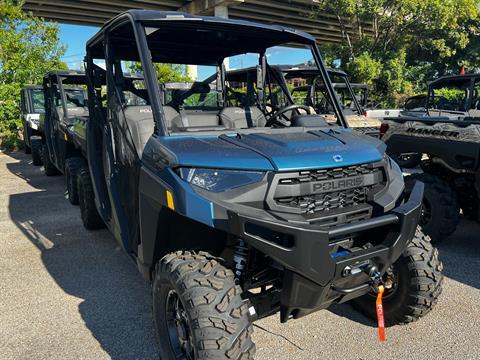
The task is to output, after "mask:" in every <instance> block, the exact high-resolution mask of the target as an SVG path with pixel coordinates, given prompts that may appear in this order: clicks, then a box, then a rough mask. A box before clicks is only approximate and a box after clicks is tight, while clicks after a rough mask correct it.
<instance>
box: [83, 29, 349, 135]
mask: <svg viewBox="0 0 480 360" xmlns="http://www.w3.org/2000/svg"><path fill="white" fill-rule="evenodd" d="M158 23H159V22H157V21H156V20H155V21H153V20H152V21H151V22H150V23H149V22H147V21H145V22H144V23H143V25H144V28H143V30H144V32H141V36H145V40H146V45H147V47H148V49H142V47H141V46H140V45H139V46H137V47H135V46H131V44H134V43H136V42H137V39H136V38H134V37H133V35H132V34H133V33H134V31H132V25H131V24H125V25H124V26H120V27H117V28H115V29H114V30H112V31H111V38H110V39H111V42H110V44H109V49H110V52H111V58H112V61H105V60H104V59H103V56H104V55H102V54H103V53H102V49H101V47H100V46H99V45H98V46H97V44H95V45H94V46H92V50H91V52H92V54H94V56H93V61H94V62H95V63H96V64H98V68H95V74H97V75H98V76H99V78H98V81H99V82H100V81H102V76H103V75H101V74H102V72H103V71H105V72H106V73H107V76H106V98H105V99H103V95H102V96H101V94H100V93H98V94H95V96H96V97H95V103H96V104H98V106H99V107H104V106H106V107H109V108H110V109H111V110H112V111H121V112H122V113H123V114H122V115H121V116H122V117H124V118H125V119H126V121H127V122H129V123H132V124H133V123H134V122H135V121H136V119H138V118H140V117H141V118H142V119H145V123H147V122H148V121H151V123H152V124H153V123H154V122H156V123H157V124H156V125H157V127H156V129H157V131H158V133H159V134H162V135H163V134H165V135H175V134H182V133H185V132H189V133H197V132H223V133H226V132H232V131H236V132H238V131H239V130H243V129H248V130H249V131H250V130H251V129H252V128H255V129H265V128H272V127H275V128H280V129H281V128H287V127H294V126H302V127H305V126H312V127H319V126H322V127H323V126H329V125H328V123H327V122H326V117H327V116H329V117H330V120H331V123H332V124H335V125H337V122H341V121H342V120H343V118H341V116H342V115H339V114H337V111H339V107H338V105H337V104H336V98H335V96H334V95H333V91H332V89H331V88H329V87H328V86H326V84H325V83H324V82H323V80H321V77H320V78H319V79H318V81H319V82H321V83H322V85H321V87H322V89H323V90H322V97H323V101H322V107H321V108H318V111H317V109H315V108H314V107H313V106H312V105H311V104H312V102H311V101H303V102H301V103H300V102H299V103H295V102H293V101H292V100H291V94H290V89H291V87H292V86H293V85H292V84H295V83H298V84H299V82H298V81H296V80H295V79H289V81H288V83H287V81H286V80H285V78H284V77H283V75H282V73H281V72H280V73H279V72H278V71H276V70H275V69H278V68H285V67H289V66H290V65H289V64H300V65H298V66H308V67H310V68H312V69H315V72H316V75H317V76H321V75H320V74H321V72H320V68H319V67H318V66H317V63H316V60H315V59H316V57H317V54H316V48H315V47H314V46H315V45H314V42H313V40H310V39H307V38H304V37H302V36H299V35H297V34H294V33H289V32H281V31H278V30H277V29H268V28H263V27H262V28H257V27H254V26H251V27H250V26H244V25H242V26H239V25H234V24H229V23H226V24H224V23H216V22H214V23H209V22H205V23H203V22H201V23H200V22H195V23H193V22H186V21H179V22H178V23H177V20H172V21H164V22H161V23H162V25H161V27H155V26H154V25H157V24H158ZM147 24H148V25H150V26H147ZM172 34H175V36H174V41H173V40H172ZM293 40H296V41H297V42H295V41H293ZM298 41H300V42H301V41H303V43H299V42H298ZM99 44H100V43H99ZM137 45H138V44H137ZM147 50H148V51H147ZM139 51H142V52H143V53H140V52H139ZM145 54H148V56H147V57H145V56H144V55H145ZM95 56H98V57H95ZM102 59H103V64H104V65H102ZM320 66H323V65H322V64H320ZM100 67H104V68H105V70H102V69H101V68H100ZM124 73H135V74H138V76H141V77H143V78H144V79H145V80H144V83H143V84H141V85H140V86H133V84H132V83H131V81H128V79H127V78H126V77H125V76H122V74H124ZM299 81H300V82H301V81H302V80H301V79H300V80H299ZM307 84H308V83H305V85H307ZM128 92H131V93H133V94H134V95H136V96H137V97H140V98H141V99H142V102H140V103H135V102H131V101H130V102H129V101H128V97H127V96H125V95H126V94H127V93H128ZM318 96H320V95H319V94H318ZM105 100H106V101H105ZM306 115H312V116H310V117H309V118H308V119H307V118H306ZM119 116H120V114H119ZM152 129H153V127H152ZM260 131H263V130H260Z"/></svg>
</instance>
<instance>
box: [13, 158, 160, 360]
mask: <svg viewBox="0 0 480 360" xmlns="http://www.w3.org/2000/svg"><path fill="white" fill-rule="evenodd" d="M8 155H9V156H10V157H12V158H15V159H16V160H19V162H17V163H10V164H8V165H7V167H8V169H9V171H10V172H12V173H13V174H15V175H17V176H19V177H20V178H22V179H24V180H26V181H27V182H28V183H29V184H30V185H31V186H33V187H34V188H35V189H37V191H32V192H28V193H18V194H12V195H10V199H9V213H10V217H11V219H12V220H13V221H14V222H15V224H16V226H17V227H18V228H19V229H20V230H21V231H22V232H23V233H24V234H25V236H26V237H27V238H28V239H29V240H30V241H31V242H32V243H33V244H35V246H36V247H37V248H38V249H39V250H40V251H41V258H42V261H43V264H44V265H45V268H46V269H47V271H48V272H49V274H50V275H51V276H52V278H53V279H54V280H55V281H56V283H57V284H58V285H59V286H60V287H61V288H62V289H63V290H64V291H65V292H66V293H68V294H69V295H72V296H75V297H77V298H81V299H83V301H82V302H81V304H80V305H79V309H78V310H79V312H80V314H81V316H82V319H83V320H84V322H85V325H86V327H87V328H88V329H89V330H90V331H91V333H92V335H93V336H94V337H95V338H96V339H97V341H98V342H99V343H100V345H101V346H102V348H103V349H104V350H105V351H106V352H107V353H108V354H109V356H110V357H111V358H112V359H114V360H115V359H157V358H158V355H157V349H156V345H155V338H154V329H153V325H152V318H151V302H150V292H149V288H148V286H147V284H146V283H145V281H144V280H143V279H142V278H141V276H140V275H139V273H138V271H137V269H136V266H135V265H134V263H133V261H131V260H130V259H129V258H128V257H127V256H126V255H124V253H123V252H122V251H121V250H120V248H119V247H118V246H117V244H116V242H115V241H114V239H113V237H112V236H111V235H110V234H109V233H108V231H106V230H102V231H96V232H88V231H86V230H85V229H84V228H83V226H82V223H81V220H80V212H79V210H78V208H77V207H73V206H72V205H70V203H69V202H68V201H67V200H66V199H65V197H64V188H65V183H64V179H63V177H61V176H58V177H46V176H45V175H44V174H43V171H41V170H40V168H39V167H34V166H32V165H31V162H30V159H29V157H27V156H26V155H24V154H21V153H11V154H8Z"/></svg>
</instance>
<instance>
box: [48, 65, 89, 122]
mask: <svg viewBox="0 0 480 360" xmlns="http://www.w3.org/2000/svg"><path fill="white" fill-rule="evenodd" d="M65 79H66V80H65ZM64 84H66V85H86V84H87V82H86V78H85V73H84V72H83V71H76V70H65V71H64V70H57V71H50V72H48V73H47V74H46V75H45V76H44V77H43V92H44V96H45V113H46V115H47V116H50V115H51V111H52V110H53V109H51V101H52V100H53V98H54V96H55V93H54V88H53V87H52V85H55V86H56V87H57V89H58V91H59V94H60V98H61V100H62V108H63V114H64V118H66V117H68V108H67V96H66V91H68V90H77V89H78V90H82V88H74V87H65V86H64ZM87 98H88V97H87ZM86 100H87V99H86Z"/></svg>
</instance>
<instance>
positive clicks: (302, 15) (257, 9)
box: [24, 0, 373, 43]
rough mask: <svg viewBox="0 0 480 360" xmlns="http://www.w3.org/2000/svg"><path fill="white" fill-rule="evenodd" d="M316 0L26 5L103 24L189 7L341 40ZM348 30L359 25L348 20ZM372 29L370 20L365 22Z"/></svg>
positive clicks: (60, 0)
mask: <svg viewBox="0 0 480 360" xmlns="http://www.w3.org/2000/svg"><path fill="white" fill-rule="evenodd" d="M316 2H317V1H316V0H26V1H25V5H24V9H25V10H28V11H31V12H33V14H34V15H36V16H41V17H44V18H45V19H48V20H53V21H58V22H61V23H68V24H78V25H93V26H101V25H102V24H103V23H104V22H105V21H107V20H108V19H110V18H112V17H113V16H115V15H117V14H119V13H121V12H123V11H125V10H127V9H134V8H139V9H152V10H169V11H186V12H189V13H192V14H196V15H215V16H220V17H230V18H233V19H243V20H253V21H258V22H263V23H270V24H280V25H285V26H290V27H293V28H297V29H299V30H303V31H306V32H309V33H310V34H312V35H314V36H315V37H316V39H317V41H318V42H319V43H325V42H330V43H331V42H340V41H341V40H342V38H343V37H344V34H343V33H342V30H341V28H340V26H339V23H338V19H337V18H336V17H335V16H334V15H332V14H322V15H321V16H319V17H317V18H315V19H314V18H312V17H311V14H312V9H313V8H314V6H315V3H316ZM347 29H348V33H350V34H351V35H354V34H355V31H356V27H353V26H351V25H350V24H348V21H347ZM363 31H364V32H366V33H369V32H370V33H371V32H372V31H373V30H372V26H371V24H368V23H367V24H364V29H363Z"/></svg>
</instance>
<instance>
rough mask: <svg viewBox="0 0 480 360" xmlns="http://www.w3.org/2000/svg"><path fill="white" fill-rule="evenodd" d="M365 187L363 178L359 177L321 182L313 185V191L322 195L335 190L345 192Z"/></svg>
mask: <svg viewBox="0 0 480 360" xmlns="http://www.w3.org/2000/svg"><path fill="white" fill-rule="evenodd" d="M362 185H363V177H362V176H357V177H354V178H348V179H338V180H327V181H320V182H316V183H313V184H312V188H313V189H312V190H313V192H314V193H322V192H328V191H334V190H344V189H351V188H356V187H359V186H362Z"/></svg>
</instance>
